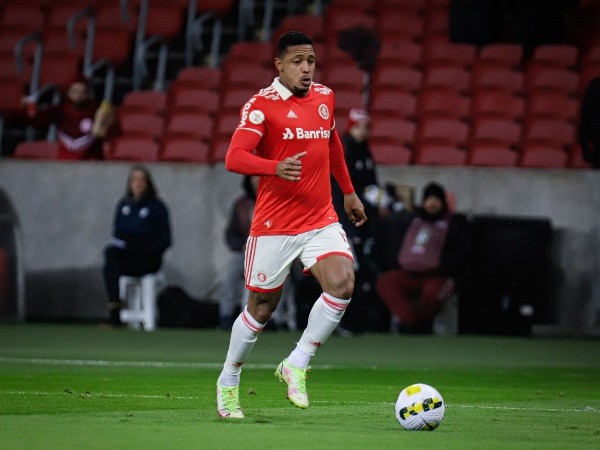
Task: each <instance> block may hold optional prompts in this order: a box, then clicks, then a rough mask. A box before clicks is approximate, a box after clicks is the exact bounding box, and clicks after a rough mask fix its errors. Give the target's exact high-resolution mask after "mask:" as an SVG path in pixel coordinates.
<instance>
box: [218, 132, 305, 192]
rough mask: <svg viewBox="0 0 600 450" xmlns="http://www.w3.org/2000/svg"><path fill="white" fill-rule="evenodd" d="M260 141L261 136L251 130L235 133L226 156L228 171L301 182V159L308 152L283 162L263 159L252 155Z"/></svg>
mask: <svg viewBox="0 0 600 450" xmlns="http://www.w3.org/2000/svg"><path fill="white" fill-rule="evenodd" d="M260 139H261V135H260V134H258V133H256V132H254V131H250V130H244V129H238V130H237V131H236V132H235V133H233V137H232V138H231V143H230V144H229V149H228V150H227V154H226V155H225V167H226V168H227V170H229V171H230V172H235V173H241V174H242V175H276V176H278V177H281V178H283V179H284V180H288V181H298V180H300V174H301V171H302V161H301V158H302V157H303V156H304V155H306V152H302V153H298V154H297V155H294V156H291V157H289V158H285V159H284V160H282V161H277V160H274V159H266V158H261V157H260V156H257V155H255V154H253V153H252V151H253V150H254V149H255V148H256V146H257V145H258V143H259V142H260Z"/></svg>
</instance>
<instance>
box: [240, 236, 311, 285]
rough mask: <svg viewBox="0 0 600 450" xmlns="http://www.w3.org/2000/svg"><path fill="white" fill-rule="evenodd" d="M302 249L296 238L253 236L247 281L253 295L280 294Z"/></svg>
mask: <svg viewBox="0 0 600 450" xmlns="http://www.w3.org/2000/svg"><path fill="white" fill-rule="evenodd" d="M301 248H302V246H301V245H300V244H299V242H298V239H297V237H296V236H250V237H249V238H248V242H247V245H246V254H245V262H244V280H245V283H246V287H247V288H248V289H249V290H250V291H252V292H259V293H266V294H268V293H270V292H278V291H281V289H282V288H283V283H284V282H285V280H286V278H287V276H288V274H289V272H290V266H291V265H292V262H293V261H294V259H295V258H297V257H298V255H299V254H300V251H301Z"/></svg>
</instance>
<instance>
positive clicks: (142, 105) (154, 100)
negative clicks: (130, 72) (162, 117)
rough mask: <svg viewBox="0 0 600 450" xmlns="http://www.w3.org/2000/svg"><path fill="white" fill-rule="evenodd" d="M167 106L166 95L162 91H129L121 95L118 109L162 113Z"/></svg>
mask: <svg viewBox="0 0 600 450" xmlns="http://www.w3.org/2000/svg"><path fill="white" fill-rule="evenodd" d="M166 106H167V95H166V94H165V93H164V92H162V91H130V92H128V93H126V94H125V96H124V97H123V102H122V103H121V107H120V110H121V111H128V112H146V113H152V114H162V113H164V112H165V110H166Z"/></svg>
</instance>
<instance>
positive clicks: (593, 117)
mask: <svg viewBox="0 0 600 450" xmlns="http://www.w3.org/2000/svg"><path fill="white" fill-rule="evenodd" d="M579 145H580V146H581V151H582V152H583V158H584V159H585V160H586V161H587V162H589V163H590V164H591V165H592V166H594V167H595V168H596V169H598V168H600V77H596V78H594V79H592V81H590V84H589V85H588V87H587V88H586V90H585V94H584V96H583V101H582V103H581V113H580V116H579Z"/></svg>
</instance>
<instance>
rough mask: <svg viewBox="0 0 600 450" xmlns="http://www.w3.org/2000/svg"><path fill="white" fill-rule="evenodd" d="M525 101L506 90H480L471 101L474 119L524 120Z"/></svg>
mask: <svg viewBox="0 0 600 450" xmlns="http://www.w3.org/2000/svg"><path fill="white" fill-rule="evenodd" d="M524 111H525V101H524V100H523V98H522V97H519V96H516V95H513V94H511V93H510V92H509V91H506V90H504V89H480V90H478V91H477V92H475V94H474V95H473V98H472V100H471V115H472V116H473V118H482V117H488V118H496V119H509V120H515V121H519V120H522V119H523V115H524Z"/></svg>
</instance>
